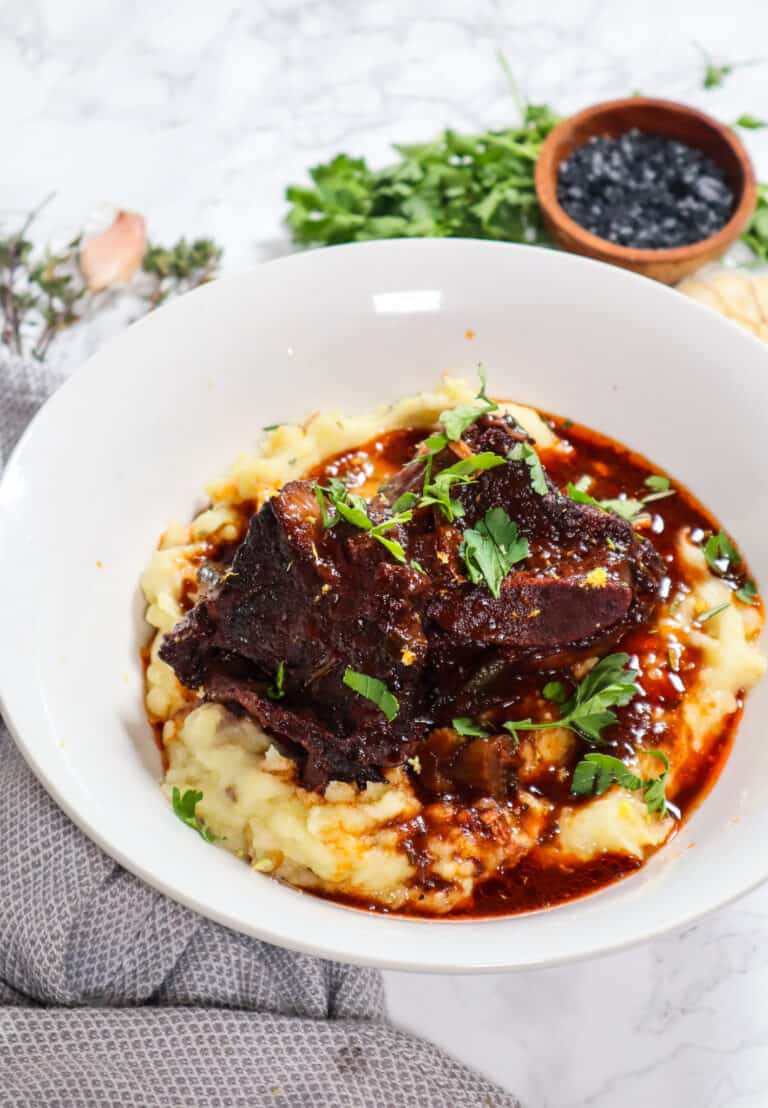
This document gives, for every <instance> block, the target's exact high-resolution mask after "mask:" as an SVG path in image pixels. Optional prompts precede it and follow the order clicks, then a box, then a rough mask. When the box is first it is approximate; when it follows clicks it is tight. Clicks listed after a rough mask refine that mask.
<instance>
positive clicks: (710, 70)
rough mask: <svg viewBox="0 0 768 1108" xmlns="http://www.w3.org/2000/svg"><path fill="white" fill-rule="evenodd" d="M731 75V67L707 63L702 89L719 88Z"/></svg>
mask: <svg viewBox="0 0 768 1108" xmlns="http://www.w3.org/2000/svg"><path fill="white" fill-rule="evenodd" d="M731 73H733V66H732V65H715V64H714V63H713V62H707V66H706V69H705V70H704V82H703V83H704V88H707V89H713V88H719V87H720V85H722V83H723V81H724V80H725V78H726V77H729V76H730V75H731Z"/></svg>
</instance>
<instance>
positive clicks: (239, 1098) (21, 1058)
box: [0, 361, 519, 1108]
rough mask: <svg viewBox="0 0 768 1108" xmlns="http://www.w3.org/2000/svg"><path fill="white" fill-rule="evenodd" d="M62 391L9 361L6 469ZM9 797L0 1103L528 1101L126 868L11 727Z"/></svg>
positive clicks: (188, 1105)
mask: <svg viewBox="0 0 768 1108" xmlns="http://www.w3.org/2000/svg"><path fill="white" fill-rule="evenodd" d="M56 383H57V381H56V378H55V377H54V376H53V375H52V374H51V373H50V372H49V371H47V370H46V369H44V368H43V367H40V366H27V365H24V364H22V363H19V362H14V361H5V362H2V361H0V461H1V460H2V459H3V458H5V459H7V457H8V454H9V452H10V450H11V448H12V447H13V445H14V443H15V441H16V440H17V438H18V436H19V434H20V433H21V431H22V430H23V428H24V426H25V425H26V423H27V422H28V421H29V419H30V418H31V417H32V415H33V414H34V412H35V410H36V409H37V407H38V406H39V405H40V404H41V403H42V402H43V400H44V399H45V397H46V396H47V395H48V393H49V392H50V391H51V390H52V388H54V387H55V385H56ZM41 510H45V506H44V505H41ZM2 633H4V634H10V633H11V628H9V627H3V629H2ZM0 786H1V787H2V797H3V802H2V804H0V1105H1V1106H2V1108H6V1106H7V1108H80V1106H83V1108H85V1106H87V1108H111V1106H113V1105H115V1106H117V1105H119V1106H120V1108H232V1106H235V1105H243V1106H246V1105H247V1106H248V1108H368V1106H371V1108H373V1106H374V1105H375V1106H376V1108H390V1106H391V1108H401V1106H402V1108H488V1106H493V1108H519V1106H518V1102H517V1100H516V1099H515V1098H514V1097H512V1096H510V1095H509V1094H507V1093H504V1092H503V1091H502V1090H500V1089H498V1088H496V1087H495V1086H494V1085H492V1084H490V1083H489V1082H488V1081H486V1080H485V1079H484V1078H482V1077H480V1076H478V1075H477V1074H475V1073H473V1072H471V1071H470V1070H468V1069H466V1068H465V1067H464V1066H462V1065H460V1064H459V1063H457V1062H455V1061H454V1060H453V1059H451V1058H449V1057H447V1056H446V1055H445V1054H443V1053H442V1052H441V1051H440V1050H438V1049H437V1048H436V1047H434V1046H432V1045H430V1044H429V1043H425V1042H422V1041H421V1040H419V1039H416V1038H413V1037H412V1036H410V1035H408V1034H406V1033H405V1032H402V1031H399V1030H398V1029H397V1028H395V1027H392V1026H391V1025H390V1024H389V1023H387V1022H386V1015H385V1009H384V997H383V987H382V982H381V978H380V976H379V974H378V973H376V972H374V971H372V970H367V969H359V968H356V967H353V966H344V965H339V964H336V963H331V962H324V961H321V960H319V959H316V958H309V957H306V956H305V955H301V954H292V953H289V952H287V951H284V950H280V949H278V948H277V947H273V946H270V945H268V944H266V943H260V942H257V941H255V940H253V939H248V938H245V937H244V936H242V935H239V934H236V933H235V932H233V931H229V930H227V929H226V928H224V927H220V926H218V925H217V924H214V923H210V922H209V921H207V920H205V919H203V918H201V917H200V916H197V915H195V914H194V913H192V912H190V911H188V910H187V909H185V908H182V907H180V906H179V905H178V904H176V903H174V902H173V901H170V900H167V899H166V898H165V897H163V896H161V895H160V894H159V893H157V892H155V891H154V890H152V889H150V888H149V887H148V886H146V885H144V884H142V882H140V881H139V880H137V879H136V878H135V877H133V876H131V875H130V874H128V873H126V872H125V871H124V870H122V869H121V868H120V867H119V866H118V865H117V864H116V863H115V862H113V861H112V859H111V858H109V857H107V856H106V855H105V854H103V853H102V852H101V851H100V850H99V849H98V848H97V847H96V846H95V845H94V844H93V843H91V842H90V840H88V839H87V838H85V837H84V836H83V835H82V834H81V833H80V832H79V831H78V830H77V828H75V827H74V825H73V824H72V823H70V821H69V820H68V819H67V817H66V816H65V815H64V814H63V813H62V812H60V811H59V809H58V808H57V807H56V805H55V804H54V803H53V801H51V800H50V798H49V797H48V795H47V794H46V793H45V792H44V790H43V789H42V787H41V786H40V785H39V784H38V782H37V781H36V780H35V778H34V777H33V776H32V774H31V773H30V771H29V770H28V768H27V766H26V764H25V763H24V762H23V760H22V758H21V757H20V755H19V753H18V751H17V750H16V748H15V746H14V744H13V742H12V741H11V739H10V737H9V735H8V734H7V732H6V730H5V728H4V727H3V726H2V723H0ZM382 923H383V925H384V926H386V924H385V922H384V921H382ZM468 1033H469V1029H468Z"/></svg>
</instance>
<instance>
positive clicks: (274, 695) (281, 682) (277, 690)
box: [267, 662, 285, 700]
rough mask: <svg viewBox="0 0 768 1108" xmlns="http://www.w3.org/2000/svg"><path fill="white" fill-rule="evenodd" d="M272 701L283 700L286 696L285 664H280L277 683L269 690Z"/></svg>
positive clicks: (276, 678)
mask: <svg viewBox="0 0 768 1108" xmlns="http://www.w3.org/2000/svg"><path fill="white" fill-rule="evenodd" d="M267 696H268V697H269V699H270V700H282V699H283V697H284V696H285V662H279V663H278V666H277V672H276V674H275V682H274V684H273V685H270V686H269V688H268V689H267Z"/></svg>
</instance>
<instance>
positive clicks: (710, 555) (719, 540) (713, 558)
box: [704, 531, 741, 575]
mask: <svg viewBox="0 0 768 1108" xmlns="http://www.w3.org/2000/svg"><path fill="white" fill-rule="evenodd" d="M704 557H705V558H706V559H707V565H708V566H709V568H710V569H711V570H712V571H713V572H714V573H719V574H721V575H722V574H724V573H727V572H728V570H729V569H730V568H731V567H732V566H738V565H740V564H741V555H740V554H739V552H738V550H737V549H736V547H735V546H734V545H733V543H732V542H731V540H730V539H729V538H728V536H727V535H726V533H725V531H718V532H717V534H716V535H710V536H709V538H708V539H707V541H706V542H705V543H704Z"/></svg>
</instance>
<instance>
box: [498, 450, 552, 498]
mask: <svg viewBox="0 0 768 1108" xmlns="http://www.w3.org/2000/svg"><path fill="white" fill-rule="evenodd" d="M507 457H508V458H509V460H510V461H512V462H525V464H526V465H527V466H528V469H529V470H530V476H531V488H532V489H533V491H534V492H537V493H538V494H539V496H546V495H547V493H548V492H549V485H548V484H547V477H546V474H545V472H544V466H543V465H542V464H541V461H540V459H539V455H538V454H537V453H536V451H535V450H534V448H533V447H532V446H531V445H530V443H527V442H519V443H518V444H517V446H513V447H512V449H511V450H510V452H509V453H508V454H507Z"/></svg>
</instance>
